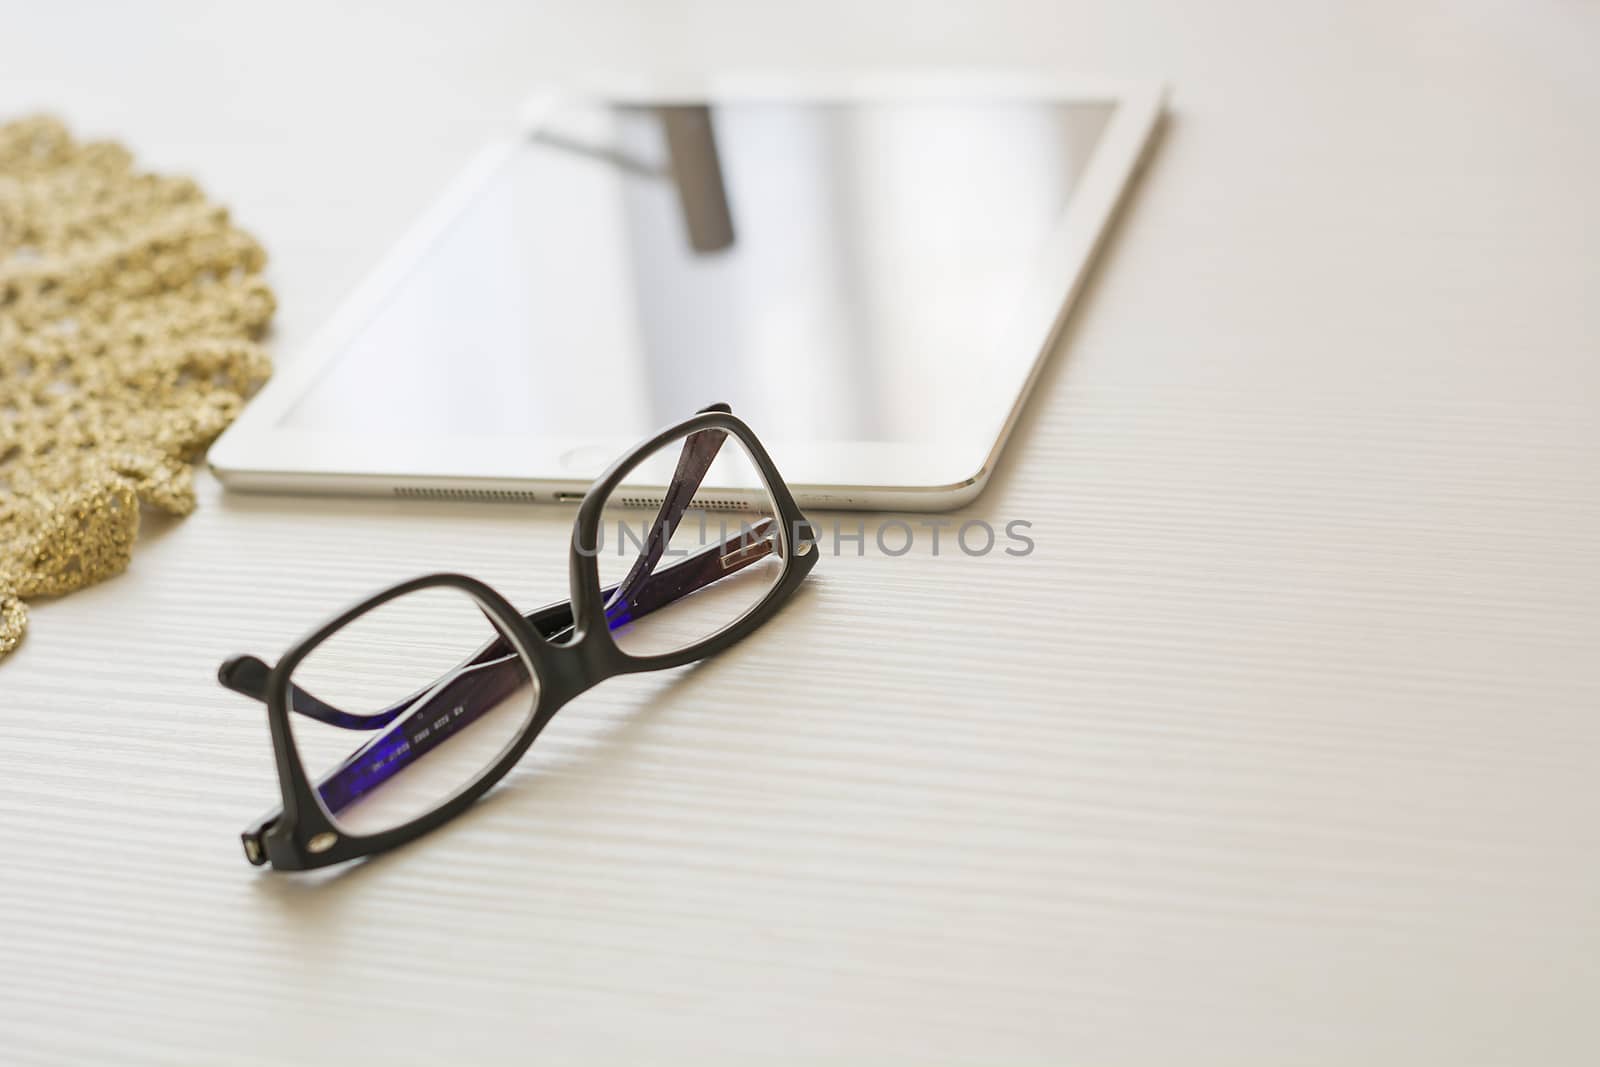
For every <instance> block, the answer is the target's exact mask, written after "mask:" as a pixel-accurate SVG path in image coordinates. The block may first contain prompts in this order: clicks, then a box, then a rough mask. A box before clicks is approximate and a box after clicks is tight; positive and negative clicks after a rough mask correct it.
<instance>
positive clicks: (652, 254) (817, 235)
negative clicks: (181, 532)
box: [210, 77, 1163, 511]
mask: <svg viewBox="0 0 1600 1067" xmlns="http://www.w3.org/2000/svg"><path fill="white" fill-rule="evenodd" d="M1162 97H1163V92H1162V89H1161V87H1160V86H1152V85H1145V86H1133V87H1127V86H1123V87H1096V86H1083V85H1077V84H1071V83H1065V82H1059V83H1057V82H1042V81H1039V80H1017V79H994V78H972V77H960V78H956V77H944V78H932V79H922V80H916V81H908V80H901V79H887V80H886V79H852V80H843V81H841V80H838V79H834V80H832V81H824V82H809V83H808V82H803V81H797V80H795V79H784V80H781V81H772V80H769V81H762V82H732V81H717V82H713V83H711V84H706V85H697V86H678V87H661V86H655V87H649V88H646V89H643V90H640V91H628V92H611V93H608V94H603V95H572V94H565V95H562V94H554V95H549V96H546V97H542V98H541V99H540V100H539V101H538V103H537V106H535V107H533V108H531V109H530V116H529V119H528V121H527V125H526V129H525V132H524V133H523V134H521V135H520V136H518V137H516V138H515V139H513V140H511V141H509V142H507V143H504V144H500V145H496V146H494V147H492V148H491V149H489V150H488V151H486V152H485V153H484V154H483V156H482V157H481V158H480V159H478V160H477V161H476V162H475V163H474V164H473V165H472V166H471V167H470V168H469V169H468V171H467V172H466V173H465V174H463V175H462V177H461V178H460V180H459V181H458V182H457V183H456V185H455V186H454V187H453V188H452V189H451V190H450V191H449V192H448V193H447V194H446V195H445V196H444V197H443V198H442V199H441V200H440V201H439V203H438V204H437V205H436V206H435V207H434V208H433V209H432V210H431V211H430V212H429V213H428V214H427V215H426V216H425V217H424V218H423V219H422V220H421V221H420V222H419V224H418V225H417V226H416V228H415V229H414V230H413V232H412V233H410V234H409V235H408V236H407V237H406V238H405V239H404V240H403V241H402V242H401V243H400V244H399V245H398V246H397V247H396V248H395V250H394V252H393V254H392V255H390V256H389V257H388V259H387V260H386V261H385V263H384V264H383V265H382V266H381V267H380V268H379V270H378V271H377V272H376V273H375V274H374V275H373V276H372V277H371V278H370V279H369V280H368V281H367V282H366V283H365V284H364V285H363V286H362V287H361V288H360V289H359V290H358V292H357V293H356V294H355V295H354V296H352V298H351V299H350V300H349V301H348V302H347V304H346V305H345V306H344V308H343V309H342V310H341V311H340V313H339V314H338V315H337V316H336V317H335V318H334V320H333V321H331V322H330V323H329V324H328V326H327V328H326V329H325V330H324V331H323V332H322V333H321V334H320V335H319V336H318V338H317V340H316V341H314V342H313V345H312V347H311V349H310V350H309V351H306V352H304V353H301V354H300V355H299V358H297V359H294V360H292V361H290V363H289V368H288V370H287V371H286V372H284V373H282V374H281V375H280V376H279V377H278V378H277V379H275V380H274V381H273V382H271V383H270V384H269V385H268V386H267V388H266V389H265V390H263V392H262V393H261V395H260V396H259V397H258V398H257V399H256V400H255V401H254V402H253V403H252V404H250V405H249V407H248V408H247V410H246V411H245V413H244V415H243V416H242V417H241V418H240V419H239V420H238V422H237V423H235V425H234V426H233V427H232V428H231V429H230V430H229V431H228V432H227V433H226V434H225V435H224V436H223V437H222V438H221V439H220V440H219V441H218V442H217V443H216V444H215V445H214V446H213V448H212V449H211V454H210V462H211V466H212V468H213V469H214V470H215V471H216V473H217V475H218V476H219V477H220V478H221V479H222V481H223V482H224V483H225V484H226V485H227V486H229V487H230V488H236V489H264V490H299V491H304V490H312V491H326V492H348V493H382V494H398V495H402V496H439V497H449V498H484V499H503V500H528V501H538V502H547V501H548V502H563V501H570V500H574V499H577V498H578V497H579V496H580V495H581V494H582V492H583V491H584V489H585V488H586V487H587V486H588V484H589V482H590V481H591V479H593V478H594V476H595V475H596V474H598V473H599V472H600V471H601V470H602V469H603V468H604V467H605V466H606V465H607V464H608V463H609V462H610V461H611V460H612V459H613V458H615V457H616V456H618V455H620V454H621V453H622V452H623V451H625V450H626V449H627V448H628V447H629V446H630V445H632V444H633V443H634V442H635V441H637V440H639V439H640V438H642V437H644V436H645V435H647V434H649V433H650V432H651V431H653V430H655V429H657V428H659V427H660V426H663V425H665V424H667V423H670V422H673V421H675V420H677V419H681V418H683V417H685V416H687V415H689V414H691V413H693V412H694V411H696V410H698V409H700V408H703V407H705V406H706V405H708V404H711V403H714V402H719V401H720V402H726V403H729V404H731V405H732V406H733V410H734V411H735V412H736V413H737V414H739V415H740V416H742V417H743V418H744V419H745V421H747V422H748V423H749V424H750V426H751V427H752V428H753V429H754V430H755V431H756V433H757V434H758V435H759V436H760V437H761V439H762V441H763V442H764V443H765V444H766V445H767V448H768V451H769V452H770V453H771V454H772V457H773V459H774V460H775V461H776V462H777V465H778V467H779V469H780V470H781V471H782V472H783V475H784V478H785V479H786V480H787V481H788V482H789V484H790V486H791V487H792V489H793V490H794V493H795V496H796V498H797V499H798V501H799V502H800V504H801V505H802V506H804V507H814V508H874V509H877V508H883V509H902V510H930V511H932V510H941V509H946V508H952V507H957V506H959V505H961V504H963V503H965V502H966V501H968V500H970V499H971V498H972V497H974V496H976V495H977V494H978V492H979V491H981V489H982V488H983V485H984V483H985V482H986V481H987V479H988V477H989V474H990V472H991V471H992V470H993V469H994V467H995V464H996V463H997V461H998V460H999V457H1000V451H1001V449H1002V447H1003V446H1004V444H1005V440H1006V436H1007V434H1008V432H1009V431H1010V428H1011V426H1012V423H1013V422H1014V420H1015V418H1016V415H1017V413H1018V411H1019V410H1020V408H1021V405H1022V403H1023V401H1024V399H1025V398H1026V396H1027V393H1028V389H1029V387H1030V385H1031V384H1032V382H1033V380H1034V378H1035V376H1036V374H1037V372H1038V370H1039V367H1040V365H1041V363H1042V361H1043V360H1044V359H1045V358H1046V356H1047V355H1048V354H1049V352H1050V350H1051V347H1052V341H1053V338H1054V336H1055V334H1056V332H1057V330H1058V329H1059V327H1060V325H1061V323H1062V321H1063V319H1064V318H1065V316H1066V313H1067V311H1068V309H1069V307H1070V306H1071V303H1072V299H1073V296H1074V294H1075V293H1076V291H1077V289H1078V286H1079V283H1080V281H1081V280H1082V278H1083V276H1084V273H1085V271H1086V270H1087V268H1088V265H1089V261H1090V259H1091V257H1092V256H1093V254H1094V251H1095V248H1096V246H1097V244H1098V243H1099V240H1100V238H1101V236H1102V234H1103V233H1104V231H1105V229H1106V227H1107V225H1108V223H1109V222H1110V219H1111V217H1112V215H1113V212H1114V210H1115V208H1116V206H1117V202H1118V200H1119V198H1120V197H1121V195H1122V192H1123V190H1124V189H1125V187H1126V186H1127V185H1128V183H1129V181H1130V179H1131V178H1132V176H1133V174H1134V173H1135V170H1136V168H1137V167H1138V165H1139V162H1140V160H1141V158H1142V155H1143V152H1144V149H1145V147H1146V145H1147V143H1148V142H1149V140H1150V137H1151V134H1152V131H1153V129H1154V128H1155V126H1156V123H1157V121H1158V119H1159V116H1160V113H1161V107H1162ZM717 488H718V487H716V486H709V485H708V486H706V487H705V489H706V491H707V493H708V494H710V495H715V494H714V491H715V490H716V489H717Z"/></svg>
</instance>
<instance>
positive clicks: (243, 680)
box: [217, 656, 270, 700]
mask: <svg viewBox="0 0 1600 1067" xmlns="http://www.w3.org/2000/svg"><path fill="white" fill-rule="evenodd" d="M269 670H270V668H269V667H268V666H267V665H266V664H265V663H263V662H262V661H261V660H260V659H258V658H256V657H255V656H229V657H228V658H227V659H225V660H223V661H222V666H220V667H218V668H217V681H218V682H220V683H222V686H223V688H225V689H232V690H233V691H234V692H235V693H241V694H243V695H244V696H247V697H253V698H254V699H256V700H260V699H261V696H262V693H263V692H265V689H266V682H267V673H268V671H269Z"/></svg>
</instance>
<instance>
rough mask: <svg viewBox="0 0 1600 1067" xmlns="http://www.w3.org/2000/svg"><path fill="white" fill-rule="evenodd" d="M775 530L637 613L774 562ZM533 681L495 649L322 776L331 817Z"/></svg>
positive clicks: (710, 556)
mask: <svg viewBox="0 0 1600 1067" xmlns="http://www.w3.org/2000/svg"><path fill="white" fill-rule="evenodd" d="M772 525H773V520H772V519H764V520H762V522H760V523H758V524H756V526H754V527H750V528H748V529H747V530H745V531H742V532H741V533H740V534H739V535H738V536H736V537H732V538H729V539H728V540H727V541H725V542H723V543H722V544H720V545H711V546H708V547H707V548H705V549H703V550H701V551H700V552H697V553H695V554H694V555H692V556H690V557H689V558H687V559H685V560H684V561H683V562H682V563H679V564H676V565H674V566H672V567H668V568H667V569H666V570H664V571H661V572H660V573H659V574H657V575H654V576H653V577H652V578H651V580H650V582H649V584H648V585H647V587H646V589H645V591H644V592H645V594H647V595H642V596H641V598H640V599H639V600H636V601H635V604H636V608H635V610H636V611H637V612H638V613H639V614H640V615H644V614H648V613H649V612H651V611H655V610H656V609H657V608H660V607H664V606H665V605H667V604H670V603H672V602H673V601H674V600H677V599H679V598H680V597H683V596H686V595H687V594H689V593H692V592H694V591H695V590H697V589H701V588H703V587H704V586H707V585H709V584H711V583H712V582H714V581H716V580H717V579H718V578H721V577H723V576H725V575H729V574H733V573H735V572H736V571H739V570H743V569H744V568H745V567H748V566H750V564H752V563H754V562H755V561H756V560H758V559H761V558H763V557H765V556H767V555H770V554H771V552H772V546H773V542H774V539H773V537H772ZM752 538H759V540H753V539H752ZM571 610H572V609H571V605H570V604H566V603H563V604H552V605H550V607H548V608H543V609H541V610H540V611H538V612H535V613H534V615H531V616H527V618H528V619H529V621H530V622H534V624H535V626H539V625H540V623H539V622H537V621H535V616H540V617H542V621H543V622H544V624H545V625H548V626H552V627H554V626H559V625H560V624H561V623H562V622H563V621H567V623H568V626H570V617H571ZM563 613H564V614H563ZM565 628H566V627H563V629H565ZM541 632H543V630H542V629H541ZM545 636H547V637H549V636H551V634H548V633H546V635H545ZM496 652H498V653H499V655H495V653H496ZM526 679H527V668H526V667H524V666H523V664H522V661H521V658H520V657H519V656H518V655H517V654H515V653H513V652H511V651H510V649H509V648H507V647H506V644H505V642H504V640H503V639H501V640H496V641H493V642H491V643H490V644H489V645H488V646H486V647H485V648H484V650H483V651H482V652H480V653H479V654H478V655H476V656H474V657H473V658H472V659H471V660H470V661H468V662H467V663H466V664H465V665H463V666H461V667H458V668H456V670H455V671H453V672H452V673H451V674H450V675H448V676H446V677H445V678H442V679H440V680H439V681H438V682H436V683H435V684H434V685H433V687H432V689H431V690H430V691H428V692H425V693H423V694H422V695H421V697H420V698H419V699H418V700H416V701H414V702H413V703H412V704H410V705H409V708H410V710H409V711H408V712H407V713H406V714H405V715H404V716H403V717H401V718H399V721H397V722H395V723H394V725H392V726H390V727H389V729H387V730H385V731H384V732H383V733H382V734H381V735H380V736H378V737H375V738H373V739H372V740H371V741H369V742H367V743H366V744H365V745H363V746H361V748H359V749H357V750H356V751H355V752H352V753H351V754H350V755H349V756H348V757H347V758H346V759H345V760H344V762H342V763H341V764H340V765H339V766H338V767H336V768H334V769H333V770H332V771H330V772H328V774H326V775H325V776H323V778H322V780H321V781H319V782H318V783H317V790H318V792H319V793H320V794H321V796H322V802H323V804H324V805H325V806H326V807H327V809H328V811H330V812H333V813H337V812H339V811H340V810H341V809H342V808H344V807H346V806H348V805H349V804H351V803H352V802H354V801H355V800H358V799H359V798H361V797H362V796H365V795H366V794H367V793H369V792H371V791H372V790H373V789H375V788H377V787H378V786H380V785H382V784H383V783H384V782H386V781H388V780H389V779H390V778H391V777H393V776H394V774H395V773H396V772H397V771H399V770H401V769H402V768H404V767H406V766H408V765H410V764H411V763H414V762H415V761H416V760H418V759H420V758H421V757H423V756H425V755H427V754H428V753H429V752H431V751H432V750H433V749H434V748H436V747H438V745H439V744H441V743H442V742H443V741H445V740H446V739H448V738H450V737H453V736H454V735H455V734H457V733H459V732H460V731H461V730H462V729H463V728H464V727H467V726H470V725H471V724H472V723H473V722H474V721H475V720H477V719H478V718H479V717H480V716H481V715H483V714H484V713H485V712H487V711H489V710H491V709H493V708H495V707H497V706H498V705H499V703H500V702H501V701H502V700H504V699H505V698H506V697H508V696H510V695H511V694H512V693H514V692H515V691H516V690H517V688H518V687H519V686H521V685H523V684H524V682H525V681H526Z"/></svg>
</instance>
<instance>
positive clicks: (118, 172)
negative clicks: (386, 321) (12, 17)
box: [0, 118, 274, 655]
mask: <svg viewBox="0 0 1600 1067" xmlns="http://www.w3.org/2000/svg"><path fill="white" fill-rule="evenodd" d="M265 259H266V257H265V255H264V254H263V253H262V250H261V247H260V246H259V245H258V244H256V242H255V241H254V240H253V239H252V238H251V237H250V236H249V235H248V234H246V233H244V232H243V231H241V230H238V229H236V228H234V227H233V226H232V225H231V224H230V223H229V221H228V213H227V211H226V210H225V209H224V208H222V207H219V206H218V205H216V204H213V203H210V202H209V201H207V200H206V198H205V196H204V194H202V193H201V191H200V189H199V188H198V187H197V186H196V185H195V184H194V183H193V182H192V181H189V180H188V179H185V178H172V177H166V176H162V175H157V174H142V173H140V172H138V171H136V170H134V169H133V160H132V157H131V156H130V155H129V154H128V152H127V150H126V149H124V148H122V147H121V146H120V145H116V144H110V143H105V142H95V143H88V144H80V143H78V142H76V141H74V140H73V139H72V137H71V136H70V135H69V134H68V133H67V130H66V128H65V127H63V126H62V125H61V124H60V123H59V122H56V121H54V120H53V119H49V118H30V119H24V120H22V121H18V122H13V123H10V124H6V125H0V655H4V654H5V653H6V652H8V651H10V650H11V649H12V648H13V647H14V646H15V645H16V643H17V641H18V640H20V639H21V636H22V630H23V627H24V625H25V624H26V620H27V614H26V608H25V607H24V605H23V600H24V599H26V598H29V597H39V596H60V595H61V594H63V593H69V592H72V591H73V590H75V589H80V588H82V587H83V586H85V585H89V584H90V583H92V582H97V581H99V580H101V579H102V578H107V577H109V576H111V575H114V574H117V573H119V572H121V571H122V569H123V568H124V567H126V566H127V565H128V559H129V556H130V554H131V551H132V548H133V540H134V537H135V535H136V534H137V532H138V528H139V511H140V508H141V507H150V508H155V509H157V510H159V511H163V512H167V513H169V514H173V515H185V514H188V513H189V512H190V511H191V510H193V508H194V485H193V471H192V468H191V467H190V464H191V463H193V462H194V461H195V460H196V459H198V458H199V457H200V456H201V455H202V454H203V453H204V452H205V449H206V446H208V445H209V444H210V443H211V441H212V440H213V439H214V438H215V437H216V436H217V434H219V433H221V432H222V430H223V429H224V428H225V427H226V426H227V425H228V423H230V422H232V421H233V418H234V416H235V415H237V414H238V413H239V409H240V408H241V407H242V406H243V404H244V401H245V398H246V397H248V396H249V395H250V394H251V393H253V392H254V391H255V390H256V389H257V388H259V387H260V385H261V383H262V382H263V381H265V380H266V378H267V375H268V374H269V373H270V368H271V365H270V363H269V362H268V360H267V356H266V353H265V352H264V351H263V350H262V348H261V347H260V346H259V345H258V344H256V340H257V339H258V338H260V336H261V335H262V333H263V331H264V330H265V329H266V326H267V322H268V320H269V319H271V317H272V311H273V306H274V304H273V297H272V291H271V290H270V289H268V288H267V286H266V284H265V283H264V282H263V281H262V280H261V278H260V272H261V268H262V266H263V264H264V262H265Z"/></svg>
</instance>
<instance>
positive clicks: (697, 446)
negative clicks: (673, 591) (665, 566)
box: [606, 404, 728, 629]
mask: <svg viewBox="0 0 1600 1067" xmlns="http://www.w3.org/2000/svg"><path fill="white" fill-rule="evenodd" d="M719 408H722V409H725V408H727V405H726V404H719V405H715V406H713V407H710V408H706V409H704V410H706V411H713V410H717V409H719ZM727 439H728V432H727V431H726V430H716V429H711V430H700V431H698V432H696V433H692V434H690V435H689V436H688V437H685V438H684V439H683V451H681V452H679V453H678V469H677V470H675V471H673V473H672V481H671V482H669V483H668V484H667V491H666V494H665V495H664V496H663V498H662V501H661V508H660V510H659V511H657V512H656V518H655V521H654V522H652V523H651V524H650V533H649V535H648V536H647V537H646V538H645V542H644V549H643V551H641V552H640V553H639V558H638V559H636V560H634V561H633V566H632V567H630V568H629V569H628V574H627V577H625V578H623V579H622V581H620V582H618V583H617V587H616V589H614V590H613V591H612V592H611V595H610V596H608V597H607V598H606V616H607V618H608V619H609V618H610V616H611V612H612V609H613V608H615V607H617V606H619V605H629V606H630V608H631V605H633V604H635V603H636V602H637V600H638V597H639V595H640V594H641V593H642V592H643V586H644V583H645V582H646V581H647V580H648V579H649V577H650V575H651V572H653V571H654V570H655V569H656V565H657V564H658V563H660V562H661V555H662V553H664V552H665V551H666V549H667V546H668V545H669V544H671V543H672V535H673V534H675V533H677V532H678V524H679V523H681V522H682V521H683V515H684V512H686V511H688V510H689V503H690V501H692V500H694V495H695V493H697V492H699V491H700V483H701V482H702V481H703V480H704V479H705V476H706V472H707V471H709V470H710V469H711V464H712V463H713V462H714V461H715V460H716V458H717V453H718V452H719V451H721V449H722V442H724V441H726V440H727ZM624 614H626V615H627V616H629V617H635V616H637V615H638V614H640V613H639V612H637V611H635V610H625V611H624ZM612 628H613V629H615V625H613V627H612Z"/></svg>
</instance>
